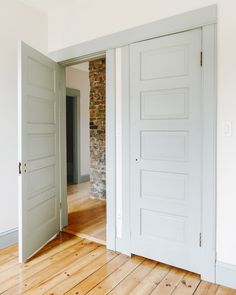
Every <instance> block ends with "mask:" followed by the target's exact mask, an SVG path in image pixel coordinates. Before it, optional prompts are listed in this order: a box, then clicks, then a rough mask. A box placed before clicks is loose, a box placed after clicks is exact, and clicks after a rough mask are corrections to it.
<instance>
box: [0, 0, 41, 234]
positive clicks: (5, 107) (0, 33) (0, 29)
mask: <svg viewBox="0 0 236 295" xmlns="http://www.w3.org/2000/svg"><path fill="white" fill-rule="evenodd" d="M0 39H1V46H0V110H1V115H0V138H1V144H0V163H1V169H0V188H1V193H0V233H3V232H5V231H7V230H11V229H14V228H16V227H17V218H18V217H17V210H18V208H17V205H18V202H17V182H18V155H17V46H18V41H19V40H23V41H25V42H26V43H28V44H29V45H31V46H33V47H35V48H37V49H38V50H40V51H43V52H47V16H46V14H44V13H42V12H40V11H37V10H35V9H33V8H30V7H27V6H25V5H23V4H21V3H19V2H18V1H16V0H1V1H0Z"/></svg>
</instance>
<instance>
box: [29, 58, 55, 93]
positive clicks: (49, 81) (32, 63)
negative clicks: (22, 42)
mask: <svg viewBox="0 0 236 295" xmlns="http://www.w3.org/2000/svg"><path fill="white" fill-rule="evenodd" d="M54 76H55V73H54V69H53V68H50V67H49V66H47V65H44V64H43V63H40V62H39V61H37V60H34V59H32V58H28V79H29V82H30V84H31V85H34V86H36V87H39V88H42V89H46V90H50V91H53V92H54V88H55V81H54V80H55V77H54Z"/></svg>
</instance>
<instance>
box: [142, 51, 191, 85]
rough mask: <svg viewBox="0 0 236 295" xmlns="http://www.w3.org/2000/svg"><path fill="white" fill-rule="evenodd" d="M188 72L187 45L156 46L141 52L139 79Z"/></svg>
mask: <svg viewBox="0 0 236 295" xmlns="http://www.w3.org/2000/svg"><path fill="white" fill-rule="evenodd" d="M187 73H188V47H187V46H185V45H183V46H174V47H166V48H157V49H152V50H147V51H143V52H142V53H141V77H140V78H141V80H152V79H160V78H167V77H178V76H185V75H187Z"/></svg>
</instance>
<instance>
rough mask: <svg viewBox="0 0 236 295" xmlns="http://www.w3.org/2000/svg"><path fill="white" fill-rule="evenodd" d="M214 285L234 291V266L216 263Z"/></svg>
mask: <svg viewBox="0 0 236 295" xmlns="http://www.w3.org/2000/svg"><path fill="white" fill-rule="evenodd" d="M216 283H217V284H220V285H223V286H226V287H229V288H233V289H236V265H232V264H228V263H223V262H220V261H218V262H216Z"/></svg>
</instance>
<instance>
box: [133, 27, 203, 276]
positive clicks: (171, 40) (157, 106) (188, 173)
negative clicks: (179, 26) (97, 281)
mask: <svg viewBox="0 0 236 295" xmlns="http://www.w3.org/2000/svg"><path fill="white" fill-rule="evenodd" d="M130 83H131V84H130V87H131V88H130V92H131V247H132V249H131V250H132V251H131V252H132V253H134V254H138V255H141V256H145V257H148V258H151V259H155V260H157V261H160V262H164V263H167V264H170V265H174V266H177V267H180V268H184V269H187V270H191V271H194V272H200V261H201V255H200V249H201V248H200V247H201V190H202V179H201V169H202V97H201V29H196V30H191V31H187V32H183V33H179V34H173V35H169V36H165V37H161V38H157V39H152V40H148V41H143V42H140V43H135V44H132V45H131V46H130Z"/></svg>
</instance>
